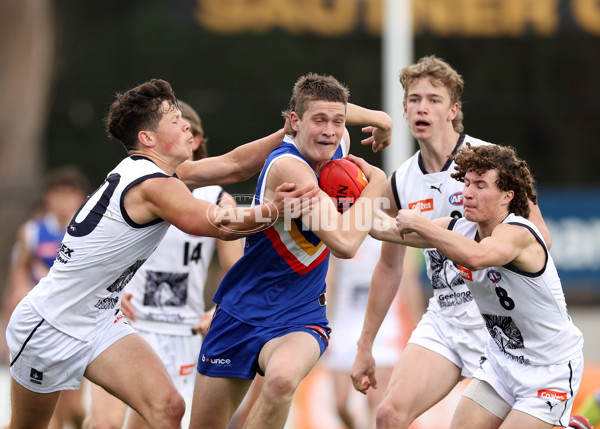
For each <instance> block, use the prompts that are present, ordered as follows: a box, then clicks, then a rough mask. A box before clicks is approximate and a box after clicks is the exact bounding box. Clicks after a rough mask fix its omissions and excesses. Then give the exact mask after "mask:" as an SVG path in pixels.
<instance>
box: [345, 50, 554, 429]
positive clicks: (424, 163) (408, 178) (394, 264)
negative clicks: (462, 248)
mask: <svg viewBox="0 0 600 429" xmlns="http://www.w3.org/2000/svg"><path fill="white" fill-rule="evenodd" d="M400 83H401V84H402V87H403V88H404V91H405V93H404V103H403V104H404V115H405V118H406V120H407V122H408V125H409V127H410V131H411V133H412V135H413V136H414V137H415V138H416V139H417V142H418V144H419V149H420V150H419V151H418V152H417V153H416V154H415V155H413V156H412V157H411V158H410V159H408V160H407V161H406V162H404V163H403V164H402V165H401V166H400V168H398V170H396V171H395V172H394V173H393V174H392V175H391V177H390V178H389V180H388V183H387V186H386V189H385V193H384V196H385V197H387V198H388V199H389V200H390V208H389V210H388V211H387V212H388V214H389V215H390V216H395V215H396V213H397V212H398V210H399V209H408V208H412V207H413V206H414V204H416V203H421V205H422V207H423V209H422V211H423V216H425V217H426V218H428V219H433V218H438V217H446V216H450V217H454V218H460V217H462V216H463V205H462V184H461V183H459V182H457V181H456V180H454V179H452V178H451V177H450V174H451V173H452V172H454V165H455V164H454V162H452V161H451V160H449V159H448V156H449V155H451V154H453V153H455V152H456V151H457V149H458V148H459V147H461V146H463V145H465V144H466V143H470V144H471V145H481V144H488V143H486V142H483V141H481V140H479V139H476V138H473V137H471V136H469V135H467V134H464V133H463V124H462V118H463V112H462V110H461V101H460V97H461V95H462V92H463V87H464V83H463V80H462V77H461V76H460V75H459V74H458V73H457V72H456V71H455V70H454V69H453V68H452V67H451V66H450V65H449V64H448V63H446V62H445V61H443V60H441V59H439V58H436V57H434V56H427V57H424V58H421V59H420V60H419V61H418V62H417V63H416V64H413V65H410V66H407V67H405V68H403V69H402V71H401V73H400ZM530 206H531V213H530V215H529V220H531V221H532V222H533V223H534V224H536V226H537V227H538V229H539V230H540V232H541V233H542V235H543V237H544V239H545V241H546V243H548V245H550V234H549V232H548V230H547V228H546V226H545V223H544V221H543V219H542V216H541V213H540V210H539V207H538V206H537V205H535V204H533V203H530ZM405 251H406V248H405V247H404V246H402V245H399V244H394V243H383V246H382V249H381V256H380V258H379V262H378V264H377V266H376V268H375V271H374V272H373V277H372V281H371V288H370V291H369V299H368V304H367V313H366V315H365V320H364V325H363V330H362V334H361V336H360V339H359V341H358V350H357V355H356V358H355V361H354V365H353V368H352V372H351V376H352V381H353V383H354V387H355V388H356V389H357V390H358V391H360V392H363V393H364V392H366V391H367V389H369V388H370V387H375V388H376V387H377V380H376V379H375V375H374V374H375V361H374V359H373V356H372V351H371V348H372V345H373V341H374V339H375V336H376V335H377V332H378V330H379V327H380V325H381V323H382V321H383V319H384V317H385V315H386V313H387V311H388V309H389V306H390V303H391V302H392V300H393V298H394V296H395V295H396V292H397V290H398V285H399V283H400V282H399V279H400V278H401V276H402V266H403V259H404V254H405ZM423 254H424V256H425V261H426V265H427V274H428V276H429V278H430V279H431V285H432V287H433V292H434V296H433V297H432V298H431V299H430V301H429V306H428V308H427V311H426V313H425V314H424V315H423V317H422V319H421V321H420V322H419V324H418V325H417V327H416V329H415V330H414V332H413V334H412V336H411V338H410V340H409V343H408V344H407V346H406V348H405V349H404V351H403V352H402V354H401V357H400V361H399V362H398V364H397V365H396V368H395V370H394V373H393V375H392V379H391V380H390V383H389V386H388V389H387V393H386V395H385V398H384V400H383V402H382V403H381V405H380V407H379V410H378V412H377V427H378V428H395V429H396V428H408V426H409V425H410V424H411V423H412V422H413V421H414V420H415V419H416V418H417V417H418V416H419V415H421V414H422V413H423V412H425V411H426V410H428V409H429V408H431V407H432V406H433V405H435V404H436V403H438V402H439V401H440V400H442V399H443V398H444V397H445V396H446V395H447V394H448V393H449V392H450V391H451V390H452V388H454V386H455V385H456V384H457V383H458V382H459V381H460V380H461V379H462V378H463V377H471V376H472V375H473V373H474V371H475V370H476V369H477V367H478V365H479V359H480V357H481V355H482V354H483V350H484V347H485V342H486V338H487V332H486V330H485V327H484V323H483V319H482V318H481V315H480V314H479V311H478V309H477V306H476V305H475V303H474V301H473V297H472V295H471V293H470V292H469V290H468V288H467V286H466V285H465V284H464V282H463V280H462V278H461V277H460V275H459V272H458V270H457V268H456V267H455V265H454V264H453V263H452V262H451V261H450V260H448V259H447V258H446V257H445V256H444V255H443V254H442V253H441V252H440V251H438V250H436V249H423ZM407 386H410V388H407Z"/></svg>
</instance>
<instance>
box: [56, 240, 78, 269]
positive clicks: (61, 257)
mask: <svg viewBox="0 0 600 429" xmlns="http://www.w3.org/2000/svg"><path fill="white" fill-rule="evenodd" d="M74 251H75V250H74V249H71V248H69V247H67V246H65V245H64V244H63V243H60V246H59V248H58V252H57V254H56V260H57V261H58V262H61V263H63V264H66V263H67V262H69V261H70V260H71V257H72V256H73V252H74Z"/></svg>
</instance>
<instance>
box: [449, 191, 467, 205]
mask: <svg viewBox="0 0 600 429" xmlns="http://www.w3.org/2000/svg"><path fill="white" fill-rule="evenodd" d="M448 201H450V204H452V205H453V206H462V205H463V194H462V192H455V193H454V194H452V195H450V198H448Z"/></svg>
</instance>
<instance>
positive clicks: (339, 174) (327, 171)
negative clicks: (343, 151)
mask: <svg viewBox="0 0 600 429" xmlns="http://www.w3.org/2000/svg"><path fill="white" fill-rule="evenodd" d="M365 186H367V178H366V177H365V174H364V173H363V172H362V170H361V169H360V167H359V166H358V165H356V164H355V163H353V162H352V161H350V160H348V159H346V158H339V159H334V160H331V161H329V162H328V163H327V164H325V166H324V167H323V169H322V170H321V175H320V176H319V187H320V188H321V189H322V190H323V191H325V193H326V194H327V195H329V196H330V197H331V198H333V201H334V203H336V205H337V208H338V211H339V212H340V213H344V211H346V209H348V208H350V207H351V206H352V204H354V201H355V200H356V199H357V198H358V197H360V194H361V192H362V191H363V189H365Z"/></svg>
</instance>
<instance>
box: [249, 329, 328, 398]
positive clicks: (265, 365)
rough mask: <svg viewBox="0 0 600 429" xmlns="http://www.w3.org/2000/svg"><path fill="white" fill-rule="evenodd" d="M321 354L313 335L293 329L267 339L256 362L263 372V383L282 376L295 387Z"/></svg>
mask: <svg viewBox="0 0 600 429" xmlns="http://www.w3.org/2000/svg"><path fill="white" fill-rule="evenodd" d="M321 354H322V350H321V347H320V345H319V342H318V340H316V339H315V337H314V336H313V335H311V334H310V333H308V332H305V331H295V332H290V333H288V334H285V335H282V336H280V337H276V338H273V339H271V340H269V341H267V343H266V344H265V345H264V347H263V348H262V350H261V351H260V354H259V356H258V364H259V366H260V368H261V370H262V371H263V372H264V374H265V383H268V382H269V378H272V377H284V378H286V379H288V380H289V381H290V382H291V383H292V385H294V388H295V387H296V386H297V385H298V384H299V383H300V381H302V379H304V377H306V376H307V375H308V373H309V372H310V370H311V369H312V368H313V367H314V366H315V364H316V363H317V361H318V360H319V357H321Z"/></svg>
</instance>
